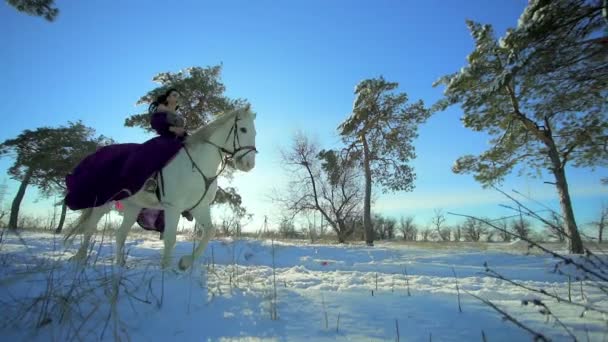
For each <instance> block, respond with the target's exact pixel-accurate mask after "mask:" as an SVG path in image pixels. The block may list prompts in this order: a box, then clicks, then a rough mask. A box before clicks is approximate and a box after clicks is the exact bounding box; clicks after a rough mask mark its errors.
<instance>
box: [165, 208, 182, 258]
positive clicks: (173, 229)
mask: <svg viewBox="0 0 608 342" xmlns="http://www.w3.org/2000/svg"><path fill="white" fill-rule="evenodd" d="M179 217H180V212H179V211H178V210H177V209H174V208H165V232H164V233H163V241H164V242H165V250H164V252H163V259H162V261H161V267H162V268H167V267H169V265H171V253H172V252H173V247H175V240H176V235H177V224H178V223H179Z"/></svg>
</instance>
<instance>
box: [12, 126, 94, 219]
mask: <svg viewBox="0 0 608 342" xmlns="http://www.w3.org/2000/svg"><path fill="white" fill-rule="evenodd" d="M93 132H94V131H93V130H92V129H90V128H88V127H86V126H84V125H83V124H82V123H80V122H77V123H71V122H70V123H69V124H68V126H61V127H58V128H50V127H41V128H38V129H36V130H34V131H32V130H25V131H24V132H23V133H21V134H20V135H19V136H17V137H16V138H14V139H8V140H6V141H4V142H3V143H2V144H0V156H11V157H13V158H14V159H15V162H14V164H13V165H12V166H11V167H10V168H9V170H8V173H9V175H10V176H11V178H12V179H14V180H17V181H20V182H21V185H20V186H19V190H18V191H17V194H16V196H15V198H14V200H13V203H12V206H11V215H10V219H9V227H10V228H11V229H15V228H17V223H18V216H19V208H20V206H21V201H22V200H23V197H24V196H25V191H26V189H27V186H28V185H30V184H32V185H35V186H38V187H39V188H40V190H41V192H42V193H43V195H45V194H46V195H50V194H51V193H53V192H55V191H58V189H64V188H65V185H63V179H64V177H65V175H66V174H67V173H68V172H69V171H70V170H71V169H72V168H73V167H74V166H75V165H76V163H77V162H78V161H79V160H80V159H79V158H82V157H84V156H85V155H86V154H88V153H90V152H92V151H94V148H95V147H97V146H98V144H97V143H98V142H100V141H104V140H105V139H106V138H103V137H100V138H97V140H89V139H90V135H91V134H92V133H93ZM64 215H65V214H64Z"/></svg>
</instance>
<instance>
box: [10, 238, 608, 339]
mask: <svg viewBox="0 0 608 342" xmlns="http://www.w3.org/2000/svg"><path fill="white" fill-rule="evenodd" d="M99 239H100V238H98V241H99ZM273 245H274V247H273ZM429 246H430V245H429V244H423V245H422V244H421V245H420V246H415V245H411V244H410V245H400V244H390V243H387V244H384V243H380V244H377V245H376V246H375V247H371V248H370V247H365V246H360V245H355V246H353V245H351V246H339V245H312V244H307V243H304V242H301V243H288V242H274V243H273V242H271V241H269V240H268V241H259V240H230V239H221V240H214V241H212V242H211V244H210V246H209V248H208V249H207V251H206V253H205V255H204V256H203V257H202V258H201V259H200V260H199V262H198V263H197V265H196V266H195V267H194V268H193V269H192V270H189V271H187V272H177V271H173V270H170V271H166V272H162V271H160V270H159V267H158V265H159V263H160V256H161V248H162V241H159V240H158V236H157V235H155V234H151V233H150V234H148V235H143V234H140V235H138V236H137V237H135V238H132V239H131V240H128V243H127V247H126V248H127V249H128V253H129V257H128V261H127V265H126V267H125V268H119V269H118V268H114V267H112V263H111V262H112V259H111V258H112V255H113V244H112V241H111V238H109V237H107V236H106V237H105V241H104V242H103V243H100V244H97V245H95V246H94V247H93V251H92V253H91V257H90V259H89V261H88V264H87V265H86V266H85V267H84V268H79V267H76V266H75V265H74V264H72V263H70V262H68V261H67V258H69V257H70V256H71V255H72V254H73V253H74V252H75V249H74V248H69V249H68V251H64V248H63V246H62V244H61V240H60V237H57V236H54V235H52V234H45V233H33V232H25V233H22V234H21V235H20V236H16V235H12V234H8V233H5V234H4V236H3V238H2V242H1V243H0V265H2V266H1V272H0V277H1V278H0V279H1V280H0V301H1V305H2V310H0V311H1V313H0V315H1V316H2V317H0V322H2V324H1V325H0V337H1V339H0V340H2V341H71V340H76V341H78V340H84V341H96V340H108V341H112V340H131V341H169V340H181V341H334V340H346V341H429V340H432V341H482V340H483V337H482V334H483V335H485V338H486V340H487V341H522V340H523V341H526V340H532V339H533V337H534V336H533V335H532V334H531V333H530V332H527V331H525V330H524V329H522V328H520V327H517V326H516V325H515V324H513V323H512V322H510V321H507V320H503V316H502V315H501V314H500V313H498V312H497V311H495V310H494V309H493V308H491V307H490V306H488V305H486V304H484V303H483V302H482V301H481V300H480V299H478V298H474V297H473V296H472V295H475V296H478V297H480V298H483V299H487V300H490V301H492V303H494V304H495V305H497V307H498V308H500V309H501V310H504V311H505V312H507V313H509V314H510V315H511V316H513V317H515V318H517V320H518V321H519V322H521V323H522V324H523V325H524V326H525V327H527V328H529V329H532V330H534V331H538V332H541V333H542V334H544V336H546V337H547V338H549V339H551V340H555V341H571V340H573V338H572V336H570V335H569V332H568V331H567V330H566V329H564V328H563V327H562V324H563V325H565V326H566V327H567V329H568V330H569V331H570V333H572V334H573V335H574V336H575V337H576V338H577V339H578V340H581V341H587V340H589V341H604V340H606V339H608V337H607V336H608V328H607V325H606V318H605V317H602V315H601V314H598V313H594V312H587V313H586V315H585V318H581V317H579V316H580V314H581V312H582V311H583V307H576V306H572V305H568V304H565V303H563V302H562V303H558V302H557V301H556V300H551V299H547V298H545V297H541V296H540V295H539V294H535V293H532V292H530V291H528V290H525V289H523V288H521V287H516V286H513V285H510V284H509V283H507V282H505V281H501V280H498V279H496V278H493V277H489V276H487V275H486V274H484V271H485V267H484V263H487V265H488V266H489V267H490V268H491V269H492V270H494V271H496V272H498V273H500V274H502V275H503V276H505V277H507V278H509V279H512V280H515V281H517V282H519V283H521V284H523V285H525V286H528V287H530V288H538V289H545V290H546V291H547V292H549V293H551V294H558V295H559V296H561V297H563V298H568V281H567V278H565V277H564V276H561V275H558V274H554V273H553V272H552V271H553V267H554V265H555V262H556V261H555V260H554V259H552V258H551V257H549V256H546V255H524V254H523V253H522V249H521V248H519V247H518V246H517V244H513V245H506V244H502V245H501V244H492V246H490V247H489V248H487V249H485V250H481V249H479V248H477V249H476V248H472V247H461V248H432V247H431V248H429ZM438 246H440V245H438ZM191 250H192V243H191V242H188V241H185V240H184V239H182V240H181V241H178V243H177V246H176V249H175V255H176V256H181V255H186V254H188V253H190V252H191ZM273 253H274V258H273ZM273 262H274V266H275V267H274V268H273ZM454 273H455V274H456V276H457V278H456V277H455V276H454ZM275 279H276V280H275ZM456 282H458V285H459V290H460V302H461V307H462V312H459V299H458V295H457V288H456ZM408 284H409V286H408ZM596 285H597V284H596ZM275 286H276V300H275V299H274V298H275V296H274V293H275ZM581 286H582V287H581ZM581 289H582V290H581ZM570 296H571V298H572V301H573V302H576V303H580V304H583V305H593V306H595V307H597V308H601V309H603V310H606V311H608V301H607V300H606V299H607V297H608V296H607V295H606V294H602V293H601V292H600V291H599V290H598V288H597V286H595V287H594V286H592V283H591V282H590V281H587V282H584V283H582V284H581V283H580V282H576V281H574V280H573V282H572V286H571V291H570ZM533 298H542V299H543V302H544V303H545V304H546V305H547V306H548V307H549V309H550V310H551V312H552V313H553V314H554V316H551V317H548V316H547V315H542V314H541V313H539V309H540V308H539V307H535V306H533V305H527V306H524V305H522V300H523V299H533ZM556 317H557V319H556Z"/></svg>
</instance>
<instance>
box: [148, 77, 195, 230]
mask: <svg viewBox="0 0 608 342" xmlns="http://www.w3.org/2000/svg"><path fill="white" fill-rule="evenodd" d="M179 96H180V94H179V92H178V91H177V90H176V89H175V88H170V89H168V90H167V91H166V92H165V93H164V94H162V95H160V96H159V97H158V98H157V99H156V101H154V102H152V103H151V104H150V106H149V107H148V112H149V113H150V125H151V126H152V129H154V130H155V131H156V133H158V135H159V136H158V137H156V138H154V139H152V140H150V142H151V143H150V144H151V145H154V147H156V148H157V150H155V153H156V152H159V153H161V155H162V156H163V157H164V158H163V159H166V157H165V156H170V158H169V159H166V160H167V162H168V161H169V160H171V158H172V157H173V156H174V155H175V153H177V151H179V149H180V148H181V147H182V146H183V141H184V138H185V137H186V135H187V134H186V130H185V128H184V126H185V125H184V119H183V118H182V117H181V116H180V115H179V114H177V113H176V111H177V109H179V106H178V101H179ZM163 166H164V165H161V166H160V168H159V169H158V170H160V169H161V168H162V167H163ZM158 170H157V171H158ZM152 176H154V174H152ZM157 188H158V184H157V182H156V180H155V179H154V178H148V180H147V181H146V183H145V184H144V190H145V191H147V192H151V193H155V192H156V189H157ZM182 215H183V216H184V217H185V218H186V219H188V220H189V221H192V215H191V214H190V213H189V212H183V213H182ZM137 223H138V224H139V225H140V226H141V227H142V228H144V229H146V230H155V231H158V232H160V233H161V239H162V236H163V232H164V230H165V222H164V215H163V211H162V210H157V209H148V208H144V209H142V210H141V212H140V213H139V216H138V217H137Z"/></svg>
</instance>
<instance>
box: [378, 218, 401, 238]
mask: <svg viewBox="0 0 608 342" xmlns="http://www.w3.org/2000/svg"><path fill="white" fill-rule="evenodd" d="M372 224H373V226H374V231H375V234H376V237H378V238H379V239H380V240H387V239H388V240H392V239H394V238H395V227H396V226H397V220H395V219H393V218H390V217H384V216H382V215H380V214H375V215H374V218H373V220H372Z"/></svg>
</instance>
